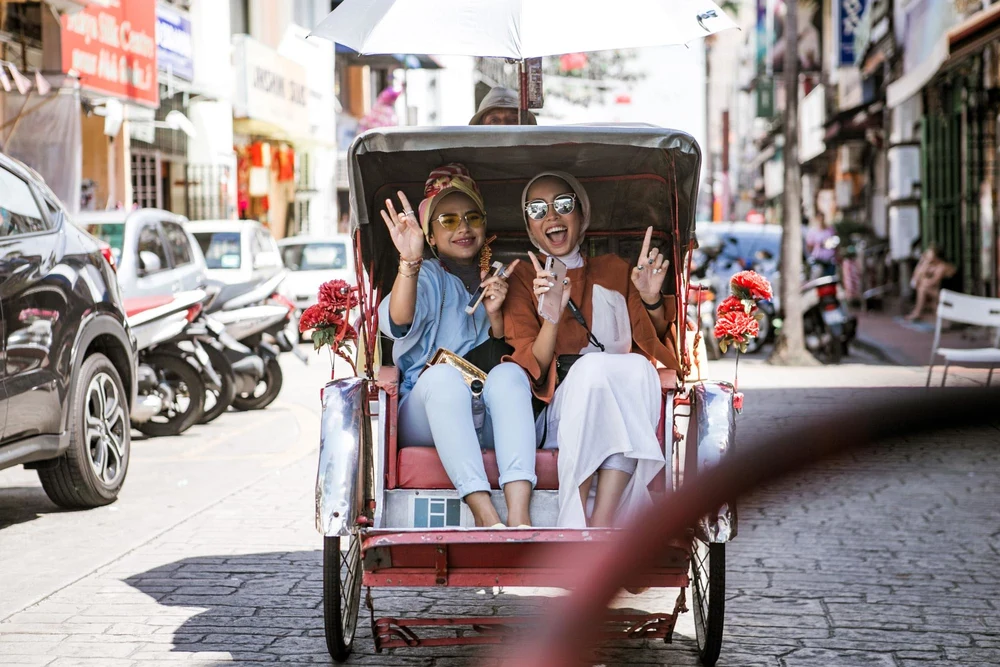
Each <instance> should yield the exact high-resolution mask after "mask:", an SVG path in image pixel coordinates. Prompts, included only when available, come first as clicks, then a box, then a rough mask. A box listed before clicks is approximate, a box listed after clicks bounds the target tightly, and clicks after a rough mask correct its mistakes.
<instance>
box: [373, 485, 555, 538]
mask: <svg viewBox="0 0 1000 667" xmlns="http://www.w3.org/2000/svg"><path fill="white" fill-rule="evenodd" d="M490 497H491V500H492V501H493V506H494V507H496V510H497V513H498V514H499V515H500V520H501V521H505V522H506V520H507V501H506V500H505V499H504V495H503V491H497V490H494V491H491V492H490ZM383 498H384V502H383V503H382V504H383V507H384V511H383V514H382V523H380V524H378V525H379V527H380V528H383V529H385V530H394V529H407V528H417V529H435V528H473V527H475V520H474V519H473V517H472V512H471V511H469V506H468V505H466V504H465V503H463V502H462V499H461V498H459V496H458V491H454V490H451V489H393V490H392V491H386V492H385V494H384V495H383ZM530 512H531V523H532V524H533V525H535V526H540V527H545V526H555V525H556V519H557V518H558V517H559V492H558V491H539V490H537V489H536V490H535V491H533V492H532V494H531V508H530Z"/></svg>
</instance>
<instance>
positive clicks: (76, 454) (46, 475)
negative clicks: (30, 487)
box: [38, 352, 132, 509]
mask: <svg viewBox="0 0 1000 667" xmlns="http://www.w3.org/2000/svg"><path fill="white" fill-rule="evenodd" d="M102 372H103V373H106V374H107V375H108V376H109V377H110V378H111V380H112V382H114V384H115V389H117V390H118V395H119V396H120V397H121V398H120V400H122V401H124V402H125V405H124V408H125V419H126V421H127V420H128V398H127V396H128V395H127V394H126V393H125V386H124V385H123V384H122V380H121V376H120V375H119V374H118V370H117V369H116V368H115V366H114V364H112V363H111V360H110V359H108V358H107V357H106V356H104V355H103V354H100V353H99V352H95V353H93V354H91V355H90V356H89V357H87V358H86V359H84V360H83V364H82V365H81V366H80V371H79V373H78V375H77V377H76V383H75V384H74V385H73V395H72V397H71V400H70V403H69V405H68V406H67V407H68V409H69V410H71V411H72V413H71V415H70V419H69V448H68V449H67V450H66V453H64V454H63V455H62V456H60V457H59V458H57V459H55V462H54V464H53V465H48V466H45V467H44V468H39V469H38V479H39V480H40V481H41V483H42V488H43V489H45V494H46V495H47V496H48V497H49V499H50V500H51V501H52V502H54V503H55V504H56V505H58V506H59V507H64V508H66V509H83V508H91V507H101V506H103V505H110V504H111V503H113V502H115V500H117V499H118V492H119V491H120V490H121V488H122V485H123V484H124V483H125V478H126V477H127V476H128V462H129V458H130V454H131V449H132V448H131V443H132V431H131V429H130V428H125V429H124V434H123V436H122V450H123V452H124V454H123V455H122V464H121V465H122V467H123V468H124V471H123V472H122V476H121V479H120V480H119V481H118V483H117V484H116V485H115V486H113V487H107V486H105V485H104V484H103V483H102V482H101V481H100V480H98V479H97V477H96V476H95V475H94V471H93V469H92V468H91V467H90V461H89V460H88V459H89V454H88V453H87V452H86V451H84V447H87V446H88V445H87V442H86V435H85V433H86V428H84V423H83V422H84V420H85V417H82V418H81V415H85V414H86V405H85V402H86V400H87V391H88V389H89V388H90V381H91V380H92V379H93V378H94V376H95V375H97V374H98V373H102Z"/></svg>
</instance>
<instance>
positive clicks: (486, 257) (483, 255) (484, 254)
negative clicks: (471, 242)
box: [479, 234, 497, 273]
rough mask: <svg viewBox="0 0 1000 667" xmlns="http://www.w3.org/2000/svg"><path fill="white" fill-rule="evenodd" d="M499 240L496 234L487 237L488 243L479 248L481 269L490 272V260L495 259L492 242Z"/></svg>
mask: <svg viewBox="0 0 1000 667" xmlns="http://www.w3.org/2000/svg"><path fill="white" fill-rule="evenodd" d="M496 240H497V237H496V234H494V235H493V236H491V237H489V238H488V239H486V243H484V244H483V247H482V248H481V249H480V250H479V271H480V272H487V273H488V272H489V270H490V260H491V259H493V251H492V250H491V249H490V244H491V243H493V242H494V241H496Z"/></svg>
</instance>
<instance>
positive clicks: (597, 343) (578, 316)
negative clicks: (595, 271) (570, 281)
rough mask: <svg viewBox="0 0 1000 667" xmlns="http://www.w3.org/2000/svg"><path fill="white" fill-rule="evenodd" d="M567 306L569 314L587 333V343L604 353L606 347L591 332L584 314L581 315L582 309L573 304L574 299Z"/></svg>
mask: <svg viewBox="0 0 1000 667" xmlns="http://www.w3.org/2000/svg"><path fill="white" fill-rule="evenodd" d="M566 305H567V307H568V308H569V312H570V314H571V315H572V316H573V319H574V320H576V321H577V322H579V323H580V326H582V327H583V329H584V331H586V332H587V341H588V342H589V343H590V344H591V345H593V346H594V347H597V348H599V349H600V350H601V352H604V351H605V350H604V345H603V344H602V343H601V341H599V340H597V336H595V335H594V332H593V331H591V330H590V327H588V326H587V320H586V319H584V317H583V313H581V312H580V309H579V308H577V306H576V304H575V303H573V299H570V300H569V303H567V304H566Z"/></svg>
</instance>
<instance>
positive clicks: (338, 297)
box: [319, 280, 358, 310]
mask: <svg viewBox="0 0 1000 667" xmlns="http://www.w3.org/2000/svg"><path fill="white" fill-rule="evenodd" d="M319 303H321V304H323V305H325V306H327V307H330V308H337V309H340V310H351V309H352V308H356V307H357V305H358V288H357V287H351V286H350V285H349V284H348V283H347V281H345V280H331V281H329V282H325V283H323V284H322V285H320V286H319Z"/></svg>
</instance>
